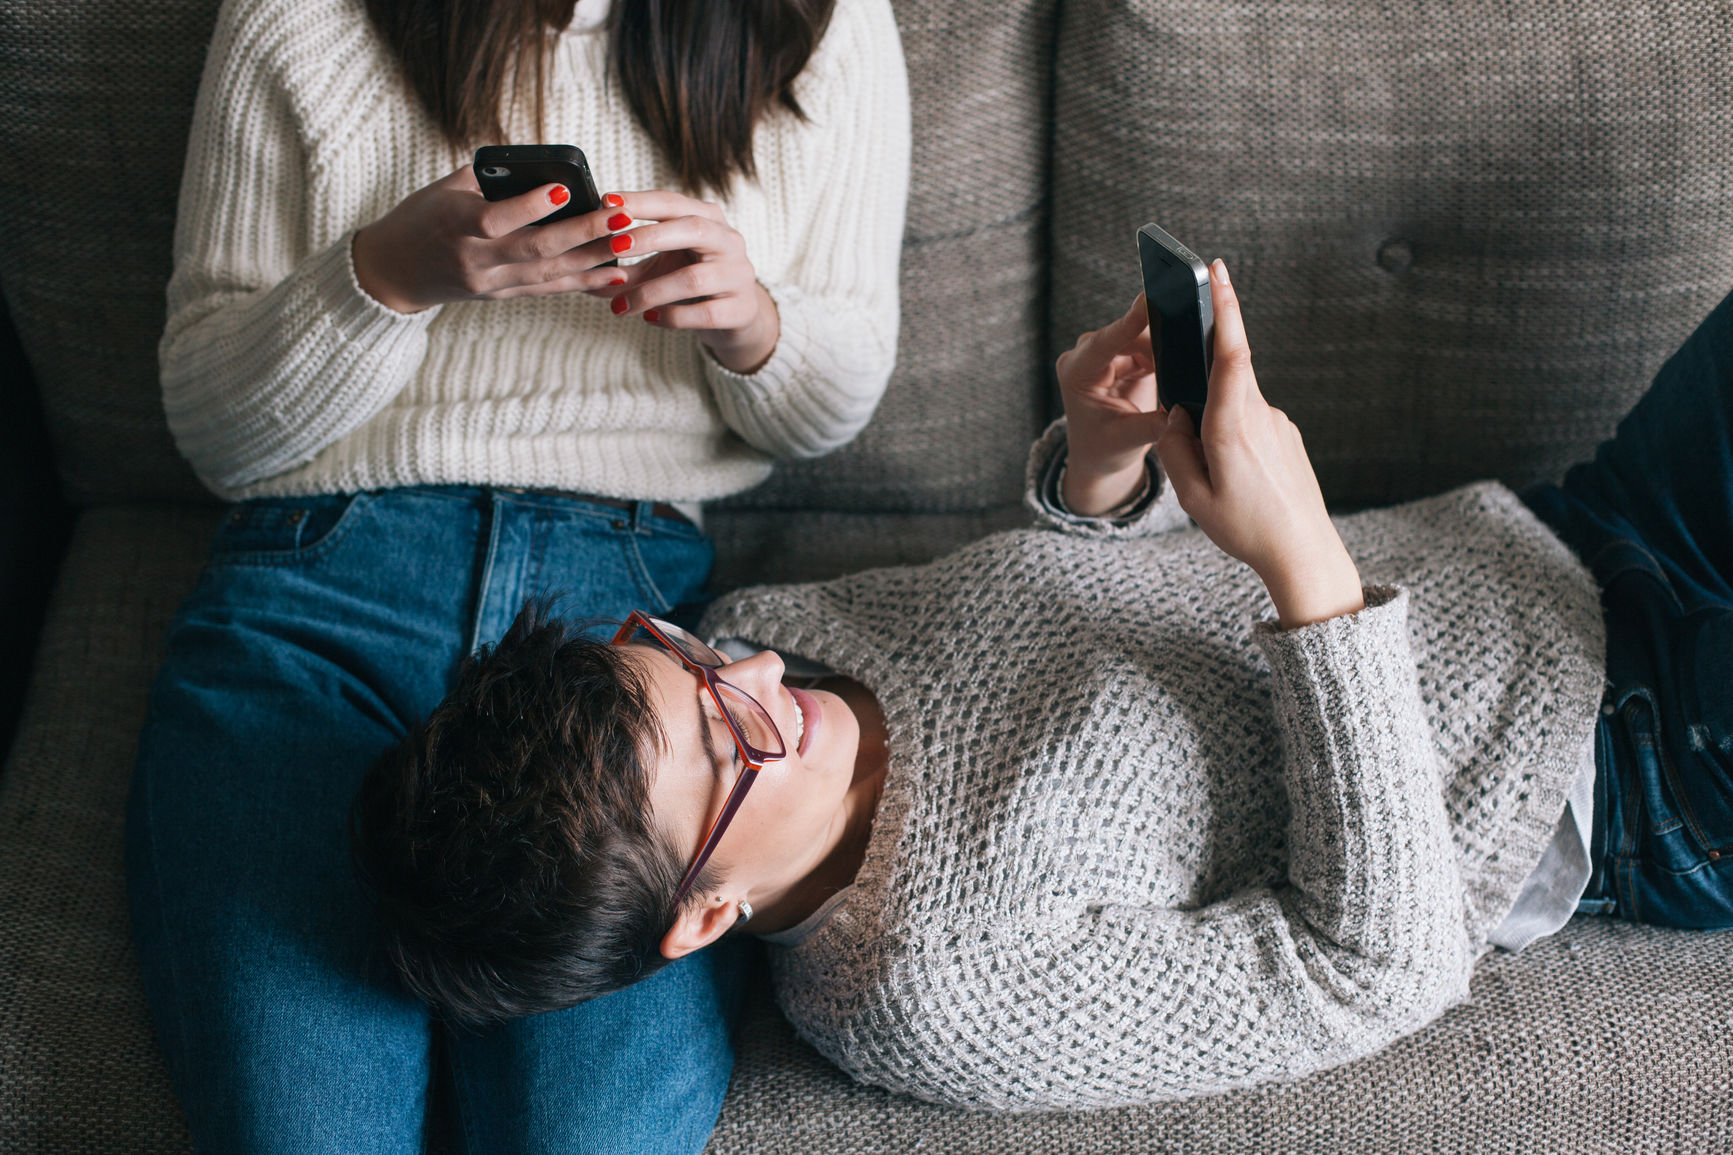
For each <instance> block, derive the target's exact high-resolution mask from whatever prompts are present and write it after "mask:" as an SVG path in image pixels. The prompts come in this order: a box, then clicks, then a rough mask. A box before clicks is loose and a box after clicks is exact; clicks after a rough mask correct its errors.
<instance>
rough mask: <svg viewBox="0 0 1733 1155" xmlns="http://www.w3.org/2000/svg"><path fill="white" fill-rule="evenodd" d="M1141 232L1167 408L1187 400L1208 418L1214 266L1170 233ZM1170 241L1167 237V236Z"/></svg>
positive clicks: (1195, 417) (1198, 418) (1152, 337)
mask: <svg viewBox="0 0 1733 1155" xmlns="http://www.w3.org/2000/svg"><path fill="white" fill-rule="evenodd" d="M1151 227H1152V226H1147V225H1146V226H1145V227H1144V228H1142V229H1139V230H1138V232H1137V255H1138V263H1139V264H1140V265H1141V266H1142V267H1143V293H1144V297H1145V298H1146V299H1147V300H1148V302H1149V341H1150V346H1151V351H1152V352H1153V353H1154V354H1155V379H1156V385H1157V392H1158V393H1159V395H1160V400H1161V404H1162V406H1163V407H1164V408H1168V409H1171V408H1173V407H1174V406H1175V405H1183V406H1184V407H1185V408H1186V410H1187V411H1188V412H1189V413H1190V414H1191V417H1192V421H1193V423H1195V424H1199V425H1200V427H1201V423H1202V421H1203V408H1204V402H1205V401H1206V400H1207V399H1208V397H1209V369H1210V361H1211V360H1212V358H1211V357H1210V347H1209V343H1210V341H1211V339H1212V338H1213V336H1214V333H1213V329H1214V325H1213V324H1212V322H1213V320H1214V317H1213V314H1214V310H1213V309H1211V308H1210V304H1209V272H1208V269H1207V268H1205V266H1204V265H1203V262H1202V261H1200V260H1198V258H1197V257H1196V256H1193V255H1192V253H1191V251H1190V250H1188V249H1186V248H1185V247H1184V246H1183V245H1180V244H1179V242H1177V241H1174V240H1173V239H1172V238H1171V237H1168V236H1167V234H1165V233H1163V234H1161V239H1158V238H1156V237H1154V236H1151V235H1150V232H1149V231H1148V230H1149V229H1150V228H1151ZM1164 240H1165V241H1166V242H1169V243H1163V241H1164Z"/></svg>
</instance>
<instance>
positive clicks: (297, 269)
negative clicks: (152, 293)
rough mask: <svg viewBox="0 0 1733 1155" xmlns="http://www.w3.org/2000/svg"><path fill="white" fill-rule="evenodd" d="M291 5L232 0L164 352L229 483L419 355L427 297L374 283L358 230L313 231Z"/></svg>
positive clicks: (197, 152) (197, 155)
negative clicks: (414, 300)
mask: <svg viewBox="0 0 1733 1155" xmlns="http://www.w3.org/2000/svg"><path fill="white" fill-rule="evenodd" d="M280 7H281V6H280V5H274V4H270V3H263V2H258V0H232V2H231V3H229V4H226V5H225V6H224V8H223V10H222V13H221V15H220V17H219V19H218V21H217V28H216V34H215V38H214V39H213V41H212V43H211V48H210V54H209V56H208V58H207V59H206V63H205V72H204V78H203V80H202V82H201V84H200V87H199V96H198V103H197V104H196V106H195V108H194V112H193V126H192V135H191V138H190V140H189V141H188V147H187V157H186V168H185V171H184V175H183V177H182V180H181V196H180V203H179V215H178V217H177V219H176V224H175V242H174V275H173V277H172V279H171V280H170V282H169V290H168V324H167V327H166V329H165V331H164V333H163V338H162V342H161V346H160V348H159V355H160V359H161V363H162V386H163V403H164V407H165V409H166V410H167V414H168V421H169V428H170V429H171V430H172V431H173V433H174V436H175V442H176V444H177V445H178V446H179V448H180V450H181V452H182V454H184V455H185V456H186V458H187V460H188V461H190V462H191V463H192V465H193V468H194V469H195V470H196V471H197V472H198V474H199V476H200V477H201V478H202V479H203V480H204V482H205V484H206V485H208V486H210V487H211V489H213V490H214V491H215V492H217V493H218V494H220V495H224V496H227V495H228V494H230V493H232V492H233V491H235V490H237V489H239V488H241V487H243V486H245V485H247V484H249V483H251V482H254V481H258V480H261V479H263V478H266V477H270V476H272V475H273V474H276V473H279V472H281V471H283V470H285V469H288V468H290V467H291V466H294V465H296V464H299V463H300V462H302V461H305V460H307V459H309V458H310V457H312V456H313V454H315V453H317V452H318V451H319V449H321V448H323V447H324V446H325V445H328V444H330V443H331V442H332V441H335V440H336V439H337V438H339V437H341V436H343V434H345V433H347V432H348V431H349V430H351V429H354V428H355V427H356V426H358V425H360V424H361V423H362V422H364V421H366V420H367V418H368V417H370V416H372V414H373V413H375V412H377V411H378V409H379V408H380V407H381V406H382V405H384V404H385V402H386V401H388V400H389V399H390V398H391V397H392V396H393V395H395V394H396V393H397V392H398V390H400V389H401V388H402V387H403V385H404V384H405V382H407V381H408V380H409V378H410V377H411V376H412V375H413V374H414V372H415V370H416V368H417V367H418V366H419V365H420V363H421V359H422V356H423V353H424V350H425V347H426V337H425V332H426V328H427V323H428V322H429V321H430V320H431V319H432V316H433V314H432V312H428V313H423V314H420V315H417V316H413V317H411V316H404V315H402V314H399V313H395V312H393V311H392V310H390V309H387V308H385V307H384V306H382V305H380V304H379V303H378V302H376V301H374V300H373V299H371V298H370V297H368V296H367V295H366V294H365V293H363V292H362V291H361V289H360V287H359V286H358V285H357V284H356V282H355V275H354V272H353V269H352V267H351V265H350V257H349V244H350V238H349V236H348V235H344V236H343V237H341V238H340V239H338V240H336V241H334V242H332V243H329V244H326V245H324V246H322V247H319V248H317V249H315V248H314V247H313V244H312V242H311V241H310V239H309V237H308V231H309V222H308V220H307V212H308V205H307V196H308V187H307V186H308V174H307V167H308V158H307V155H306V151H305V141H304V138H303V125H302V119H303V118H302V116H301V110H300V109H299V108H298V107H297V106H296V98H295V96H294V93H295V92H296V91H298V89H299V87H300V85H301V84H302V83H303V82H304V78H303V77H299V76H297V75H295V74H294V70H295V69H296V68H300V69H306V68H308V67H310V66H311V65H310V63H309V60H308V58H307V54H306V53H303V52H299V51H297V49H298V48H300V47H302V46H300V45H298V44H297V42H296V37H297V33H296V31H295V28H294V22H293V21H286V20H284V19H282V18H281V17H282V15H283V14H282V12H281V11H280V10H279V9H280Z"/></svg>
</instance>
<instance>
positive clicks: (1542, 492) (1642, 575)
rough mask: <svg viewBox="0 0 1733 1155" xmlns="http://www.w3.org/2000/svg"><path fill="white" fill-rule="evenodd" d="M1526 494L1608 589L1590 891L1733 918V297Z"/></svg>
mask: <svg viewBox="0 0 1733 1155" xmlns="http://www.w3.org/2000/svg"><path fill="white" fill-rule="evenodd" d="M1523 496H1524V498H1525V499H1526V500H1527V501H1528V502H1529V504H1530V505H1531V506H1532V507H1533V508H1534V509H1535V511H1536V512H1537V513H1539V514H1540V516H1541V517H1542V518H1544V519H1545V520H1546V521H1547V522H1548V523H1549V524H1550V525H1552V526H1553V528H1554V529H1555V530H1556V531H1558V533H1559V535H1560V536H1561V537H1562V538H1564V540H1565V541H1566V542H1568V543H1569V544H1570V545H1571V546H1572V548H1573V549H1575V550H1576V552H1577V553H1578V555H1579V556H1581V557H1582V558H1583V560H1584V561H1585V562H1586V563H1587V564H1588V565H1589V566H1590V568H1591V569H1592V570H1593V571H1594V573H1595V576H1596V578H1597V579H1598V580H1599V581H1600V583H1601V587H1602V603H1603V607H1604V609H1605V616H1606V622H1607V676H1608V681H1609V685H1610V689H1609V691H1608V695H1607V698H1606V702H1605V705H1604V708H1603V713H1602V716H1601V719H1600V730H1599V734H1598V736H1597V753H1598V757H1597V761H1598V763H1599V768H1600V781H1599V782H1598V783H1597V801H1598V803H1599V805H1597V811H1596V815H1595V850H1596V852H1597V853H1596V875H1595V878H1594V880H1592V881H1591V884H1590V894H1589V895H1588V896H1586V898H1587V899H1588V900H1589V901H1591V902H1592V901H1594V900H1596V899H1600V900H1603V901H1605V900H1611V901H1612V903H1613V904H1614V907H1615V909H1616V910H1617V911H1618V913H1620V914H1621V915H1623V916H1625V917H1627V918H1634V919H1640V920H1642V921H1645V922H1657V923H1663V924H1667V925H1677V926H1696V927H1706V928H1707V927H1723V926H1733V677H1729V675H1728V672H1727V671H1728V670H1729V669H1730V668H1733V297H1729V298H1728V299H1727V300H1725V301H1723V302H1722V303H1721V305H1720V306H1719V307H1718V308H1717V309H1716V310H1715V311H1714V312H1713V313H1712V314H1711V315H1710V316H1709V318H1708V319H1707V320H1706V321H1705V322H1704V323H1703V324H1702V325H1701V326H1700V327H1699V328H1698V329H1697V331H1696V332H1695V333H1693V334H1692V336H1691V337H1690V339H1689V340H1687V341H1686V343H1685V345H1684V346H1683V347H1682V348H1681V349H1680V350H1679V352H1678V353H1676V354H1674V356H1673V357H1672V358H1671V359H1670V360H1669V361H1668V362H1667V363H1666V365H1664V366H1663V367H1662V369H1661V371H1660V373H1659V374H1657V376H1656V378H1655V382H1654V384H1653V385H1652V386H1651V387H1650V389H1649V391H1648V392H1647V393H1646V394H1645V395H1644V396H1643V398H1642V400H1641V401H1639V402H1638V403H1637V405H1636V407H1635V408H1634V409H1632V411H1631V413H1630V414H1629V415H1627V416H1626V418H1625V419H1624V420H1623V421H1622V422H1620V424H1619V429H1618V432H1617V435H1616V436H1615V437H1614V438H1613V439H1612V440H1610V441H1608V442H1606V443H1605V444H1603V445H1602V446H1601V447H1600V449H1599V450H1598V451H1597V452H1596V454H1595V458H1594V460H1593V461H1591V462H1585V463H1584V464H1581V465H1578V466H1576V467H1575V468H1573V469H1572V470H1571V471H1570V472H1569V473H1568V474H1567V475H1566V477H1565V480H1564V483H1563V485H1562V486H1550V485H1549V486H1537V487H1535V488H1534V489H1531V490H1529V491H1527V492H1525V493H1524V495H1523Z"/></svg>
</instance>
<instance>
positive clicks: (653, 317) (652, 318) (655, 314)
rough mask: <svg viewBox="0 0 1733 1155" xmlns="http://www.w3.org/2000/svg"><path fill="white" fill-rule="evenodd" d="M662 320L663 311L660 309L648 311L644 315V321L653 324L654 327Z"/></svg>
mask: <svg viewBox="0 0 1733 1155" xmlns="http://www.w3.org/2000/svg"><path fill="white" fill-rule="evenodd" d="M661 319H662V311H661V310H660V309H649V310H646V311H645V313H644V320H646V321H648V322H650V324H652V325H654V324H655V323H656V322H657V321H660V320H661Z"/></svg>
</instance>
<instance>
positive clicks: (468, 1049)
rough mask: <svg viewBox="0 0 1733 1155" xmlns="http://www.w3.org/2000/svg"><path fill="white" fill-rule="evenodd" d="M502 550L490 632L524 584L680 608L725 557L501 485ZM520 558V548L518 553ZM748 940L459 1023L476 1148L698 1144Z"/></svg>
mask: <svg viewBox="0 0 1733 1155" xmlns="http://www.w3.org/2000/svg"><path fill="white" fill-rule="evenodd" d="M493 538H494V541H495V543H496V546H495V549H496V554H495V557H494V560H493V562H492V564H490V565H489V567H488V569H489V572H490V577H489V579H488V583H487V587H486V589H485V591H484V593H483V599H482V605H481V608H480V610H479V611H478V616H477V620H478V622H479V623H480V627H479V629H480V632H479V636H478V640H479V641H482V642H487V641H492V640H494V639H495V638H497V637H498V636H499V635H500V634H501V633H503V632H504V630H505V628H506V626H507V625H509V624H510V621H511V619H512V617H513V616H515V615H516V613H517V611H518V609H519V608H520V607H521V606H522V605H523V603H524V600H525V599H526V598H527V597H530V596H533V595H536V594H541V593H555V594H560V595H563V600H562V603H561V605H562V609H563V610H564V611H565V612H566V613H568V614H570V615H572V616H574V617H584V618H594V619H611V620H613V621H616V622H617V621H619V620H621V619H623V618H625V616H626V615H627V614H629V613H630V612H631V611H632V610H634V609H645V610H649V611H651V612H653V613H657V614H663V615H667V614H669V613H671V612H673V610H674V607H675V606H677V605H679V604H682V603H691V602H693V601H696V600H698V599H699V598H700V597H701V595H702V591H703V587H704V583H705V581H706V579H707V577H708V575H709V570H710V563H711V558H712V556H713V554H712V550H711V547H710V544H709V542H708V541H707V540H706V539H705V538H704V537H703V536H702V535H701V534H699V533H698V532H697V530H696V529H694V528H693V527H691V526H690V525H688V524H686V523H684V522H674V521H671V520H665V519H662V518H657V517H655V516H654V515H653V511H652V510H651V509H650V507H649V506H648V505H641V506H639V508H638V509H637V511H636V512H635V513H627V512H625V511H620V510H614V509H608V508H606V507H600V506H595V505H592V504H587V503H584V502H582V501H581V500H567V499H557V498H544V497H539V496H537V495H534V494H524V495H518V496H507V495H503V494H501V495H496V496H495V498H494V530H493ZM511 559H521V560H518V561H513V560H511ZM754 953H755V952H753V951H752V949H751V944H750V943H747V942H737V943H731V944H729V946H728V947H727V948H726V949H721V950H717V949H714V948H713V949H712V950H708V951H704V952H702V953H700V954H697V955H694V956H692V957H690V958H686V959H682V960H680V961H679V962H677V963H674V964H672V965H670V966H668V967H667V968H665V969H664V970H662V971H661V972H660V973H658V974H657V975H656V976H655V977H654V978H652V979H650V980H649V981H647V982H644V983H641V984H639V985H637V986H634V987H630V988H628V989H627V990H624V991H619V992H617V993H615V994H612V995H608V996H605V997H603V998H600V999H596V1000H594V1001H592V1002H588V1003H583V1004H580V1005H578V1006H575V1007H570V1008H568V1009H566V1010H562V1011H554V1012H550V1013H548V1014H542V1015H532V1016H529V1017H527V1018H523V1019H517V1020H514V1021H511V1022H508V1023H503V1024H500V1025H498V1026H495V1027H493V1028H490V1029H489V1030H486V1031H482V1032H479V1033H475V1032H459V1031H453V1032H451V1033H450V1035H449V1036H448V1041H449V1043H450V1055H451V1065H452V1075H453V1079H452V1082H453V1084H454V1086H455V1087H456V1090H457V1098H458V1116H459V1119H460V1121H461V1124H462V1129H463V1133H464V1137H465V1142H466V1146H467V1148H468V1150H470V1151H472V1152H477V1153H480V1152H486V1153H488V1155H517V1153H519V1152H524V1153H529V1152H538V1153H540V1152H548V1153H552V1152H560V1153H565V1152H584V1153H586V1155H607V1153H611V1152H640V1151H642V1152H651V1151H653V1152H659V1153H660V1152H679V1151H689V1152H697V1151H699V1150H701V1149H702V1148H703V1146H704V1144H705V1141H706V1140H707V1139H708V1137H709V1135H710V1130H711V1128H712V1127H713V1126H714V1125H715V1121H716V1113H717V1111H718V1110H719V1109H720V1108H721V1105H722V1097H723V1095H724V1093H725V1092H726V1091H727V1088H728V1077H729V1074H730V1072H731V1070H732V1068H733V1062H734V1049H733V1041H732V1034H733V1027H734V1023H735V1021H736V1019H737V1018H738V1012H739V1005H740V991H741V987H742V985H743V977H744V972H745V969H746V966H747V965H748V963H747V960H748V959H749V958H750V957H752V956H753V954H754Z"/></svg>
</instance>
